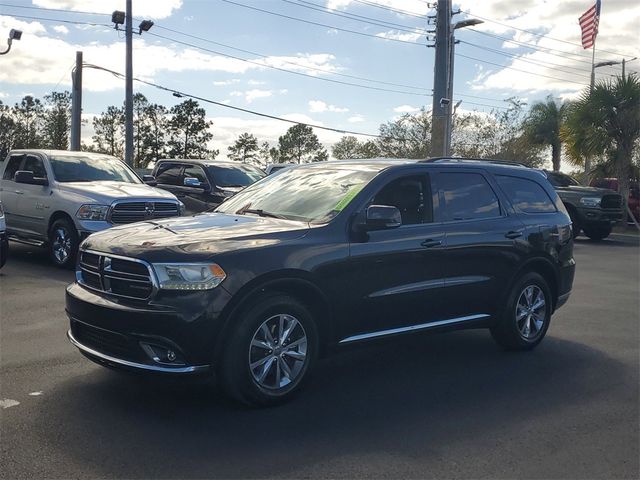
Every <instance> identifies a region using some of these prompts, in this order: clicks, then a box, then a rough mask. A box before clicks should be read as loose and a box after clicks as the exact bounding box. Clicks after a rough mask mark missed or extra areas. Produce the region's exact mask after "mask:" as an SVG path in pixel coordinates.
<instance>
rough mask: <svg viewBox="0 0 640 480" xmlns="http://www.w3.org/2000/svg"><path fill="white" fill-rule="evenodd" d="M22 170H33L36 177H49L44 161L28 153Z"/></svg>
mask: <svg viewBox="0 0 640 480" xmlns="http://www.w3.org/2000/svg"><path fill="white" fill-rule="evenodd" d="M22 170H25V171H27V172H33V176H34V177H35V178H47V171H46V170H45V169H44V162H43V161H42V159H40V158H38V157H34V156H32V155H27V158H25V159H24V164H23V165H22Z"/></svg>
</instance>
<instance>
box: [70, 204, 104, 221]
mask: <svg viewBox="0 0 640 480" xmlns="http://www.w3.org/2000/svg"><path fill="white" fill-rule="evenodd" d="M108 212H109V205H82V206H81V207H80V208H79V209H78V213H76V217H78V218H80V219H82V220H106V219H107V213H108Z"/></svg>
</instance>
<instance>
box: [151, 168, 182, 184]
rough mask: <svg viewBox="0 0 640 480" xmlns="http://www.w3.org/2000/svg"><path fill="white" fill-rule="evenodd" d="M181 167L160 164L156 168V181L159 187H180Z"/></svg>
mask: <svg viewBox="0 0 640 480" xmlns="http://www.w3.org/2000/svg"><path fill="white" fill-rule="evenodd" d="M181 171H182V165H176V164H174V163H162V164H160V166H159V167H158V172H157V174H156V181H157V182H158V183H159V184H160V185H180V172H181Z"/></svg>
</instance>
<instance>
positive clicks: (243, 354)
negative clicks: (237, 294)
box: [218, 294, 318, 406]
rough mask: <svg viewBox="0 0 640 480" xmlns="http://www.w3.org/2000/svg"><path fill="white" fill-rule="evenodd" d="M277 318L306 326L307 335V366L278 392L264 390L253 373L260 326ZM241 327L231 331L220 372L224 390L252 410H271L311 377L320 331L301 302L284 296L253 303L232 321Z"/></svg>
mask: <svg viewBox="0 0 640 480" xmlns="http://www.w3.org/2000/svg"><path fill="white" fill-rule="evenodd" d="M277 314H290V315H293V316H294V317H296V319H297V320H298V321H299V322H300V323H301V324H302V327H303V328H304V330H305V333H306V335H307V363H306V364H305V366H304V369H303V371H302V372H301V373H300V375H299V377H298V378H297V379H296V381H295V382H294V383H292V384H291V385H289V386H287V387H285V388H283V389H281V390H278V391H277V392H274V391H271V390H267V389H265V388H263V387H260V386H259V385H258V384H257V383H256V382H255V381H254V379H253V376H252V374H251V371H250V369H249V363H248V356H249V344H250V342H251V340H252V338H253V335H254V334H255V332H256V331H257V330H258V328H259V327H260V325H262V323H263V322H264V321H265V320H267V319H268V318H269V317H271V316H273V315H277ZM231 321H232V322H233V321H237V322H238V323H237V325H236V326H235V327H233V328H232V329H231V333H228V335H230V336H231V339H230V342H228V344H227V346H226V348H225V350H224V353H223V355H222V356H221V358H220V365H219V368H218V374H219V378H220V380H221V382H222V387H223V388H224V389H225V391H226V392H227V394H229V395H230V396H232V397H234V398H236V399H238V400H240V401H242V402H243V403H245V404H248V405H251V406H268V405H275V404H278V403H282V402H284V401H286V400H288V399H289V398H291V397H292V396H293V395H294V394H295V393H296V392H297V391H298V390H299V389H300V387H301V386H302V385H303V384H304V383H305V381H306V380H307V378H308V377H309V372H310V371H311V369H312V367H313V365H314V363H315V360H316V358H317V356H318V329H317V327H316V324H315V321H314V319H313V316H312V314H311V312H310V311H309V310H308V309H307V308H306V307H305V306H304V305H303V304H302V303H300V302H299V301H298V300H296V299H295V298H292V297H290V296H288V295H284V294H274V295H266V296H262V297H260V298H259V299H256V300H255V301H253V302H252V303H251V304H250V306H248V308H245V309H243V310H242V311H241V312H239V313H238V314H237V315H234V318H233V319H232V320H231Z"/></svg>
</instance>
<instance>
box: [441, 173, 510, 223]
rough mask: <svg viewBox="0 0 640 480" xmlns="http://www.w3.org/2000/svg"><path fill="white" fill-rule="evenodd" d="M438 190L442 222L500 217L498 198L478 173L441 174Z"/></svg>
mask: <svg viewBox="0 0 640 480" xmlns="http://www.w3.org/2000/svg"><path fill="white" fill-rule="evenodd" d="M438 190H439V191H440V194H441V195H442V202H443V204H442V205H441V209H442V216H443V220H472V219H478V218H492V217H499V216H500V204H499V203H498V197H497V196H496V194H495V193H494V191H493V189H492V188H491V186H490V185H489V183H487V181H486V180H485V178H484V177H483V176H482V175H480V174H478V173H441V174H440V175H438Z"/></svg>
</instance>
